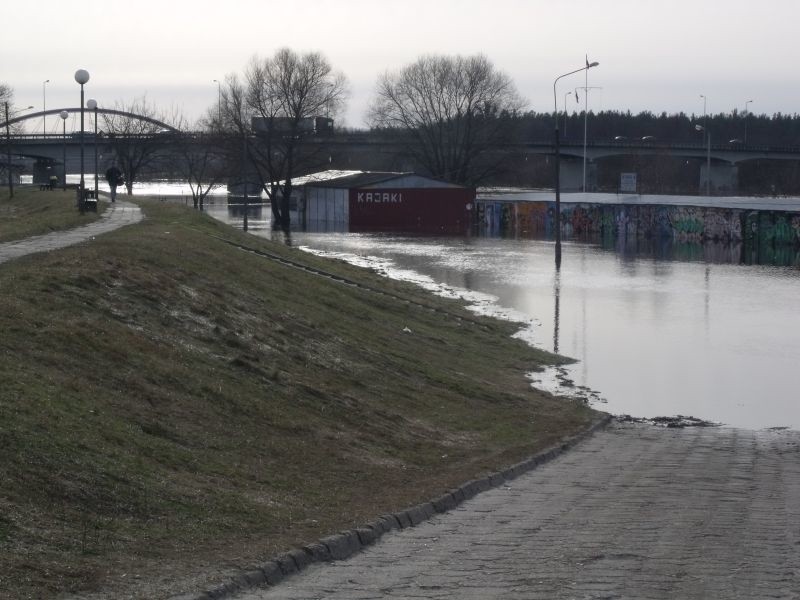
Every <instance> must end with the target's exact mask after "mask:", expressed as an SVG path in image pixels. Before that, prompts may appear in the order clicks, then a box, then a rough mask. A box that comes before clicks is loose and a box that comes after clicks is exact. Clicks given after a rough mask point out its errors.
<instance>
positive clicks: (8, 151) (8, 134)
mask: <svg viewBox="0 0 800 600" xmlns="http://www.w3.org/2000/svg"><path fill="white" fill-rule="evenodd" d="M3 104H4V106H5V114H6V170H7V171H8V197H9V198H13V197H14V178H13V177H12V175H11V124H10V123H9V122H8V119H9V115H8V101H6V102H4V103H3ZM31 108H33V106H29V107H27V108H23V109H22V110H23V111H25V110H30V109H31ZM20 112H22V111H20Z"/></svg>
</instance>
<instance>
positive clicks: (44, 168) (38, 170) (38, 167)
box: [33, 158, 64, 185]
mask: <svg viewBox="0 0 800 600" xmlns="http://www.w3.org/2000/svg"><path fill="white" fill-rule="evenodd" d="M51 175H55V176H56V177H58V183H59V185H60V184H61V183H63V182H64V165H60V164H58V163H56V161H54V160H53V159H50V158H39V159H37V160H36V162H35V163H33V183H34V184H37V185H40V184H44V183H50V176H51Z"/></svg>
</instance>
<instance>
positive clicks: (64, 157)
mask: <svg viewBox="0 0 800 600" xmlns="http://www.w3.org/2000/svg"><path fill="white" fill-rule="evenodd" d="M58 116H59V117H61V123H62V125H63V132H64V145H63V148H62V157H61V164H63V165H64V181H63V182H62V185H61V189H63V190H66V189H67V117H68V116H69V113H68V112H67V111H66V110H62V111H61V112H60V113H58Z"/></svg>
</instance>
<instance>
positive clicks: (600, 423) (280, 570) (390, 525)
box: [171, 414, 613, 600]
mask: <svg viewBox="0 0 800 600" xmlns="http://www.w3.org/2000/svg"><path fill="white" fill-rule="evenodd" d="M612 419H613V417H612V416H611V415H609V414H603V416H601V417H600V418H599V419H597V420H596V421H595V422H594V423H592V425H590V426H589V427H588V428H587V429H586V430H584V431H583V432H581V433H578V434H577V435H574V436H572V437H570V438H567V439H566V440H564V441H563V442H561V443H560V444H557V445H555V446H552V447H550V448H548V449H547V450H543V451H542V452H539V453H538V454H536V455H534V456H532V457H530V458H528V459H525V460H523V461H522V462H519V463H517V464H515V465H512V466H510V467H508V468H507V469H504V470H502V471H498V472H496V473H492V474H490V475H487V476H486V477H481V478H480V479H473V480H471V481H468V482H466V483H465V484H463V485H461V486H460V487H458V488H455V489H452V490H450V491H449V492H447V493H445V494H443V495H441V496H439V497H438V498H434V499H433V500H429V501H428V502H423V503H421V504H417V505H416V506H412V507H410V508H407V509H405V510H402V511H399V512H396V513H390V514H385V515H382V516H380V517H378V518H377V519H376V520H375V521H372V522H371V523H367V524H366V525H364V526H363V527H358V528H356V529H349V530H346V531H342V532H341V533H338V534H335V535H331V536H328V537H324V538H322V539H320V540H318V541H316V542H314V543H312V544H308V545H306V546H303V547H302V548H296V549H294V550H290V551H289V552H287V553H285V554H281V555H280V556H276V557H274V558H273V559H272V560H268V561H267V562H266V563H264V564H262V565H260V566H258V567H256V568H254V569H253V570H251V571H247V572H245V573H241V574H240V575H237V576H235V577H233V578H231V579H230V580H228V581H226V582H225V583H222V584H220V585H217V586H215V587H213V588H210V589H208V590H206V591H204V592H202V593H200V594H196V593H189V594H181V595H178V596H172V597H171V600H221V599H223V598H231V597H233V596H234V595H235V594H238V593H239V592H243V591H245V590H248V589H251V588H254V587H258V586H264V585H276V584H278V583H280V582H281V581H283V580H284V579H285V578H286V577H289V576H290V575H293V574H295V573H299V572H300V571H303V570H304V569H305V568H306V567H308V566H309V565H311V564H313V563H319V562H329V561H332V560H344V559H347V558H350V557H351V556H353V555H354V554H356V553H357V552H359V551H361V549H362V548H366V547H367V546H370V545H372V544H374V543H375V542H376V541H378V540H379V539H380V538H381V537H382V536H383V534H385V533H388V532H390V531H392V530H393V529H406V528H408V527H414V526H415V525H419V524H420V523H422V522H423V521H426V520H428V519H429V518H431V517H432V516H434V515H436V514H441V513H445V512H448V511H450V510H452V509H454V508H456V507H457V506H459V505H460V504H462V503H463V502H465V501H466V500H469V499H470V498H473V497H475V496H476V495H477V494H479V493H480V492H484V491H486V490H489V489H492V488H496V487H499V486H500V485H502V484H503V483H505V482H507V481H512V480H514V479H516V478H517V477H519V476H520V475H523V474H525V473H527V472H529V471H532V470H533V469H535V468H536V467H538V466H539V465H542V464H544V463H547V462H550V461H551V460H553V459H554V458H556V457H557V456H560V455H561V454H563V453H564V452H566V451H567V450H569V449H570V448H572V447H573V446H575V445H576V444H577V443H579V442H581V441H582V440H584V439H586V438H588V437H590V436H591V435H593V434H594V433H595V432H596V431H597V430H599V429H603V428H605V427H606V426H607V425H608V424H609V423H610V422H611V420H612Z"/></svg>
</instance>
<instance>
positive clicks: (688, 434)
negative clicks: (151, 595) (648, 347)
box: [235, 424, 800, 600]
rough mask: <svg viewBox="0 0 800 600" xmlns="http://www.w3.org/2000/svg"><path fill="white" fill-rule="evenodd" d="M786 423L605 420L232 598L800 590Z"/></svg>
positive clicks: (759, 594)
mask: <svg viewBox="0 0 800 600" xmlns="http://www.w3.org/2000/svg"><path fill="white" fill-rule="evenodd" d="M798 582H800V432H798V431H745V430H738V429H724V428H720V429H718V428H699V427H698V428H687V429H666V428H657V427H652V426H645V425H630V424H616V425H611V426H610V427H609V428H608V429H607V430H605V431H601V432H598V433H596V434H595V435H594V436H593V437H591V438H589V439H587V440H585V441H583V442H582V443H580V444H579V445H577V446H576V447H575V448H573V449H571V450H570V451H569V452H566V453H565V454H563V455H561V456H560V457H558V458H557V459H555V460H553V461H552V462H549V463H547V464H545V465H542V466H540V467H539V468H537V469H536V470H534V471H531V472H530V473H527V474H526V475H523V476H521V477H519V478H518V479H515V480H513V481H511V482H509V483H507V484H506V485H504V486H502V487H499V488H495V489H492V490H489V491H487V492H484V493H481V494H479V495H478V496H476V497H475V498H473V499H472V500H469V501H467V502H465V503H464V504H462V505H461V506H459V507H458V508H456V509H455V510H453V511H451V512H449V513H446V514H442V515H437V516H435V517H433V518H431V519H430V520H428V521H427V522H424V523H421V524H420V525H418V526H417V527H413V528H409V529H404V530H401V531H395V532H392V533H390V534H387V535H385V536H384V537H383V538H382V539H381V541H379V542H378V543H376V544H375V545H374V546H370V547H368V548H366V549H365V550H364V551H363V552H361V553H359V554H357V555H356V556H354V557H352V558H351V559H349V560H345V561H339V562H331V563H323V564H317V565H313V566H311V567H309V568H308V569H307V570H306V571H304V572H302V573H301V574H299V575H295V576H292V577H291V578H289V579H288V580H286V581H284V582H283V583H281V584H278V585H277V586H276V587H274V588H268V589H261V590H252V591H251V592H249V593H243V594H240V595H237V596H235V598H237V599H238V600H267V599H272V600H276V599H281V600H301V599H303V600H306V599H314V598H326V599H343V600H344V599H348V600H354V599H366V598H398V599H400V598H417V599H425V598H427V599H445V598H459V599H461V600H484V599H488V598H498V599H504V600H514V599H519V600H522V599H525V600H530V599H536V598H541V599H543V600H544V599H548V600H551V599H568V598H570V599H571V598H587V599H588V598H591V599H600V598H604V599H607V598H631V599H633V598H636V599H647V598H650V599H664V600H666V599H671V598H681V599H683V600H685V599H698V600H699V599H707V598H726V599H727V598H743V599H744V598H747V599H751V598H786V599H789V598H798V597H800V583H798Z"/></svg>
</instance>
